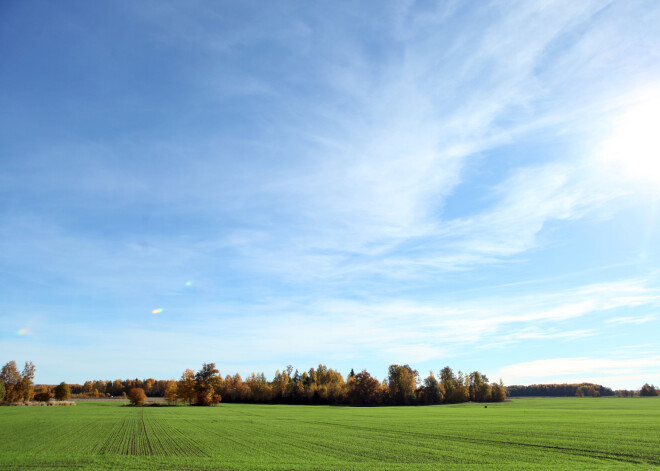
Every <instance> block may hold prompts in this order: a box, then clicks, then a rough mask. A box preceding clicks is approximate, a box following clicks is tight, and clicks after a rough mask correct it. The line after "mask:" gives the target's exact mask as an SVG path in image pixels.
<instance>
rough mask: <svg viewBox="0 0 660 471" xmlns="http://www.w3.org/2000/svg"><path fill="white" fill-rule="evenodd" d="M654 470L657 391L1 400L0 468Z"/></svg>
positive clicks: (659, 413) (659, 428)
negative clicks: (353, 401)
mask: <svg viewBox="0 0 660 471" xmlns="http://www.w3.org/2000/svg"><path fill="white" fill-rule="evenodd" d="M450 467H453V468H456V469H466V468H472V469H512V468H521V469H522V468H530V467H535V468H541V467H544V468H549V467H556V468H561V469H565V468H574V469H585V468H594V469H595V468H598V469H602V468H620V467H621V468H625V467H631V468H638V469H651V468H658V467H660V398H634V399H618V398H598V399H592V398H584V399H578V398H551V399H514V400H512V401H511V402H506V403H499V404H489V405H488V408H484V406H483V405H480V404H462V405H455V406H451V405H442V406H431V407H378V408H353V407H327V406H280V405H240V404H222V405H221V406H219V407H213V408H202V407H167V408H166V407H160V408H157V407H149V408H133V407H122V406H121V404H117V403H115V402H86V403H82V404H79V405H78V406H76V407H2V408H0V469H3V470H4V469H6V470H13V469H60V470H61V469H81V468H83V469H171V470H198V469H282V470H284V469H411V468H415V469H445V468H450Z"/></svg>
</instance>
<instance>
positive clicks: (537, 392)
mask: <svg viewBox="0 0 660 471" xmlns="http://www.w3.org/2000/svg"><path fill="white" fill-rule="evenodd" d="M506 389H507V396H509V397H530V396H534V397H572V396H576V397H600V396H603V397H607V396H609V397H612V396H616V397H637V396H640V397H644V396H657V395H658V391H657V390H656V388H655V386H654V385H652V384H648V383H646V384H644V386H642V387H641V389H637V390H633V389H617V390H616V391H615V390H613V389H611V388H608V387H606V386H603V385H600V384H593V383H578V384H531V385H529V386H521V385H515V386H507V387H506Z"/></svg>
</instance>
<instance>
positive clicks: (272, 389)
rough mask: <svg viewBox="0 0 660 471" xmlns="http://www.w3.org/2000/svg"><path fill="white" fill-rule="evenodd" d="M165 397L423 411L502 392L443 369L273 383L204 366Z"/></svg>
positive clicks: (479, 378) (326, 371)
mask: <svg viewBox="0 0 660 471" xmlns="http://www.w3.org/2000/svg"><path fill="white" fill-rule="evenodd" d="M165 397H166V398H167V400H168V401H169V402H172V403H176V402H183V403H188V404H195V405H212V404H217V403H218V402H220V401H224V402H255V403H274V404H346V405H355V406H373V405H426V404H443V403H459V402H467V401H476V402H497V401H504V400H505V398H506V388H505V387H504V386H503V385H502V383H501V381H500V383H499V384H498V383H492V384H491V383H489V381H488V377H487V376H486V375H484V374H483V373H480V372H478V371H474V372H472V373H470V374H463V373H462V372H460V371H459V372H458V373H454V372H453V370H452V369H451V368H450V367H448V366H447V367H445V368H443V369H442V370H441V371H440V373H439V374H438V375H437V376H436V375H434V374H433V372H431V373H430V374H429V375H428V376H427V377H426V378H424V379H421V377H420V375H419V372H418V371H417V370H414V369H413V368H411V367H410V366H409V365H390V367H389V368H388V373H387V378H386V379H384V380H383V381H379V380H378V379H376V378H374V377H373V376H371V374H370V373H369V372H368V371H367V370H362V371H361V372H359V373H355V372H354V371H353V370H351V372H350V373H349V375H348V376H347V378H346V379H345V380H344V378H343V376H342V375H341V373H339V372H338V371H336V370H333V369H331V368H328V367H327V366H325V365H319V366H318V367H317V368H310V369H309V370H308V371H304V372H303V373H300V372H299V371H298V370H296V371H295V372H294V371H293V367H292V366H288V367H287V368H285V369H284V370H282V371H280V370H277V371H276V372H275V376H274V378H273V380H272V381H268V380H267V379H266V376H265V375H264V374H263V373H252V374H250V375H249V376H248V377H247V378H245V379H243V378H242V377H241V375H239V374H238V373H236V374H235V375H227V376H225V377H224V378H223V377H222V376H221V375H220V372H219V371H218V369H217V368H216V366H215V364H214V363H205V364H203V366H202V368H201V369H200V370H199V371H194V370H191V369H187V370H185V371H184V372H183V374H182V375H181V378H180V379H179V380H178V381H176V382H175V383H171V384H170V385H169V386H168V388H167V390H166V392H165Z"/></svg>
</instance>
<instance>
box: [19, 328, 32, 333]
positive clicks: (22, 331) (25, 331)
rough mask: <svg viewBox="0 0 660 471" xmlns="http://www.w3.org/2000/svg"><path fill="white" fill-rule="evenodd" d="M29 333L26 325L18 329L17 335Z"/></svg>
mask: <svg viewBox="0 0 660 471" xmlns="http://www.w3.org/2000/svg"><path fill="white" fill-rule="evenodd" d="M29 333H30V329H28V328H27V327H23V328H22V329H18V335H27V334H29Z"/></svg>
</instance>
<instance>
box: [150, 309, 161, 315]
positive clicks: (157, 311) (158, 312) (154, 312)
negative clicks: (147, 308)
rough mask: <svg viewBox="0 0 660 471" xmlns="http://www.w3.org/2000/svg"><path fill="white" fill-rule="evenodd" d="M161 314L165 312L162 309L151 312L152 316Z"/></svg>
mask: <svg viewBox="0 0 660 471" xmlns="http://www.w3.org/2000/svg"><path fill="white" fill-rule="evenodd" d="M161 312H163V310H162V309H161V308H158V309H154V310H153V311H151V313H152V314H160V313H161Z"/></svg>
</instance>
